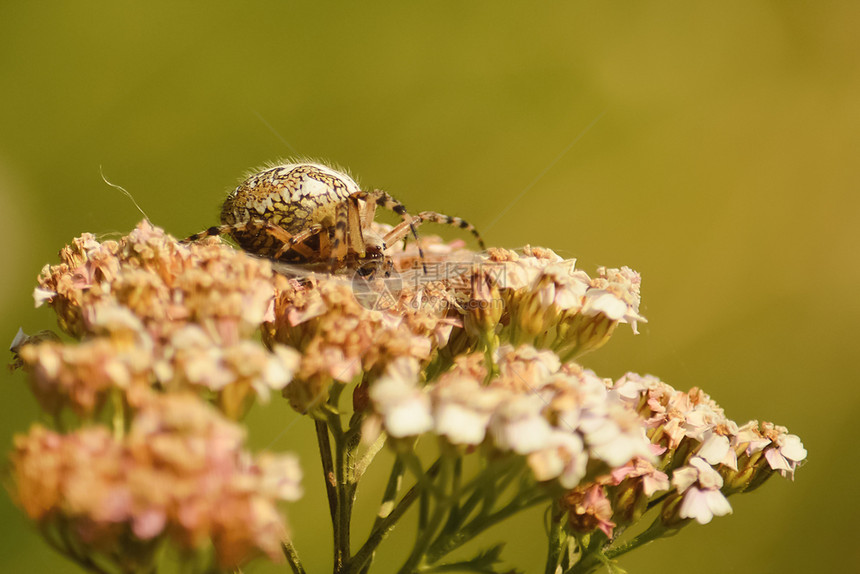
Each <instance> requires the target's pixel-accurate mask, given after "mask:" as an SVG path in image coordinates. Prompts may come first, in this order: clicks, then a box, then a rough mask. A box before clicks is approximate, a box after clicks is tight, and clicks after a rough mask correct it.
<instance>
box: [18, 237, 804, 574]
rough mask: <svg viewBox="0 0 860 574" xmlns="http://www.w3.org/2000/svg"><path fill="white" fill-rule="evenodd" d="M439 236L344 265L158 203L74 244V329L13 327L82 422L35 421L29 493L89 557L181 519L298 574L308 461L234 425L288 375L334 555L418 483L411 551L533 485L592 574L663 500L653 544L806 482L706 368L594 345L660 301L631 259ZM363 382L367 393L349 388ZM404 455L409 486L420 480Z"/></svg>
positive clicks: (564, 562)
mask: <svg viewBox="0 0 860 574" xmlns="http://www.w3.org/2000/svg"><path fill="white" fill-rule="evenodd" d="M377 231H381V230H377ZM421 245H422V250H423V253H424V256H423V258H422V257H420V256H419V254H418V249H417V245H416V244H415V243H411V244H409V245H407V246H405V247H402V246H395V247H394V248H393V249H392V254H391V257H390V263H391V265H390V266H381V267H380V269H381V271H380V272H379V274H377V275H375V274H370V275H368V274H365V273H356V274H355V277H348V276H345V275H344V274H342V273H341V274H338V275H332V274H328V273H320V272H318V271H317V272H315V271H314V270H312V269H310V268H301V267H295V266H287V265H283V264H279V263H275V262H270V261H268V260H263V259H259V258H256V257H253V256H251V255H248V254H246V253H243V252H241V251H237V250H235V249H233V248H231V247H229V246H227V245H225V244H223V243H221V241H220V240H219V239H217V238H208V239H205V240H203V241H201V242H199V243H194V244H182V243H178V242H176V241H175V240H174V239H173V238H171V237H170V236H168V235H166V234H165V233H164V232H163V231H161V230H159V229H157V228H154V227H152V226H151V225H150V224H148V223H146V222H144V223H141V224H140V225H139V226H138V227H137V228H136V229H135V230H134V231H133V232H132V233H130V234H129V235H128V236H127V237H123V238H121V239H120V240H119V241H105V242H99V241H97V240H96V238H95V237H93V236H92V235H89V234H85V235H84V236H82V237H80V238H78V239H76V240H75V241H74V242H73V243H72V245H70V246H68V247H66V248H65V249H63V250H62V251H61V253H60V258H61V263H60V264H59V265H54V266H46V267H45V269H44V270H43V271H42V274H41V275H40V277H39V287H38V288H37V289H36V292H35V297H36V302H37V305H44V304H47V305H49V306H50V307H51V308H52V309H53V310H54V311H55V312H56V314H57V316H58V320H59V324H60V327H61V329H62V330H63V331H64V332H65V333H66V334H67V335H69V336H71V337H73V338H74V339H77V340H78V341H75V342H72V343H64V342H62V341H60V340H59V338H58V337H56V336H53V335H49V334H45V333H41V334H39V335H37V336H34V337H26V336H24V335H23V334H19V336H18V337H16V339H15V342H14V343H13V349H12V350H13V353H14V364H15V365H16V366H19V367H22V368H23V369H24V370H25V371H26V372H27V373H28V375H29V382H30V385H31V388H32V389H33V392H34V394H35V396H36V397H37V399H38V400H39V402H40V404H41V405H42V407H43V408H44V409H45V410H46V411H47V412H49V413H51V414H52V415H54V416H55V420H57V421H58V424H59V425H60V426H62V425H64V423H63V420H64V419H63V417H64V416H65V415H67V414H68V412H69V411H71V412H72V413H74V414H76V415H77V416H78V417H79V418H80V419H82V421H84V422H85V424H82V425H81V426H80V428H78V429H77V430H74V431H72V432H68V433H66V434H60V433H57V432H54V431H49V430H46V429H44V428H42V427H34V429H33V430H31V432H30V434H29V435H25V436H20V437H18V438H17V439H16V444H15V451H14V453H13V455H12V463H13V476H14V479H15V480H14V483H15V485H14V486H15V492H16V496H17V497H18V500H19V502H20V504H21V505H22V506H23V508H24V509H25V511H26V512H27V513H28V515H29V516H30V517H31V518H32V519H34V520H36V521H38V522H39V523H40V524H44V525H50V526H52V527H53V528H55V529H56V530H57V531H58V532H59V533H60V538H59V539H60V540H67V538H68V536H69V535H71V536H73V538H74V540H75V541H76V542H75V543H74V544H72V545H68V544H66V545H65V546H63V545H62V544H60V545H61V546H63V548H62V550H63V551H64V552H66V553H67V554H69V555H70V556H72V557H73V558H75V559H77V560H78V561H79V562H80V563H82V564H84V565H86V559H85V557H86V552H83V551H81V548H92V549H96V550H98V549H102V550H103V549H105V548H108V547H114V548H116V547H120V548H122V549H123V550H125V551H126V552H125V553H122V554H121V555H120V556H119V557H117V556H118V555H116V554H114V555H113V556H114V558H115V559H117V560H120V563H121V565H123V566H124V567H128V566H129V564H128V563H124V562H122V560H132V559H134V560H142V558H141V556H151V555H152V553H153V552H154V548H155V547H156V546H157V544H156V542H160V541H161V540H171V541H173V543H174V545H176V546H178V547H179V548H181V549H183V550H197V549H201V548H203V546H204V545H205V543H211V544H212V548H213V549H214V551H215V553H216V556H217V558H218V562H219V564H220V565H221V567H222V568H225V567H234V566H237V565H239V564H241V563H243V562H245V561H246V560H247V559H248V558H250V557H252V556H253V555H255V554H263V555H266V556H268V557H270V558H273V559H274V558H276V557H277V556H278V553H279V552H280V550H281V549H282V544H283V549H284V551H285V553H286V557H287V559H288V560H289V561H290V562H291V565H292V566H293V568H294V570H295V571H297V572H298V571H301V567H300V565H299V562H298V557H297V554H296V553H295V549H293V548H292V546H291V544H290V543H289V542H288V541H285V539H284V536H285V525H284V524H285V523H284V520H283V517H282V516H281V515H280V514H279V513H278V511H277V509H276V507H275V502H276V501H278V500H294V499H295V498H297V497H298V495H299V493H300V490H299V486H298V481H299V478H300V475H301V473H300V471H299V469H298V466H297V463H296V461H295V459H294V458H292V457H285V456H281V457H277V456H273V455H261V456H258V457H257V458H253V457H252V456H251V455H250V454H248V453H246V452H245V451H244V450H243V449H242V444H243V440H244V434H243V433H242V432H241V430H240V427H237V426H236V423H234V422H230V419H232V420H238V419H240V418H241V417H242V415H243V414H244V413H245V412H246V411H247V409H248V407H249V406H250V404H251V403H252V402H253V401H254V400H259V401H261V402H263V401H267V400H268V399H269V398H270V394H271V393H272V392H273V391H279V392H280V393H281V394H282V395H283V396H284V397H286V398H287V399H288V400H289V402H290V404H291V406H292V407H293V408H294V409H295V410H297V411H299V412H300V413H303V414H308V415H310V417H311V418H312V419H313V420H314V424H315V425H316V426H317V436H318V439H319V442H320V453H321V458H322V464H323V469H324V472H325V476H326V478H327V493H328V496H329V507H330V512H331V516H332V519H333V524H334V528H335V538H334V540H335V571H336V572H347V571H368V569H369V568H370V565H371V561H372V559H373V555H374V552H375V549H376V546H377V545H378V544H379V543H381V541H382V540H383V539H384V538H385V534H386V533H387V532H388V530H390V529H391V528H392V527H393V526H394V523H395V522H396V521H397V520H398V519H399V518H400V517H401V516H402V515H403V513H404V512H406V511H407V510H408V509H409V507H410V505H411V504H412V502H413V501H414V500H415V499H416V498H417V497H418V495H419V494H420V495H421V497H422V500H423V504H422V512H423V513H424V519H422V521H420V523H421V524H422V528H424V529H425V530H424V531H422V532H421V534H420V535H419V537H418V539H417V542H416V546H415V548H414V549H413V550H412V552H411V554H410V555H409V557H408V558H407V560H406V563H405V564H404V565H403V568H402V570H401V571H403V572H411V571H416V570H419V569H421V568H424V567H431V566H432V565H434V564H437V563H438V561H439V560H440V559H441V558H442V557H444V556H445V555H447V554H448V553H449V552H451V551H452V550H454V549H456V548H458V547H459V546H460V545H462V544H464V543H466V542H467V541H468V540H469V539H471V538H472V537H474V536H476V535H477V534H479V533H480V532H482V531H483V530H485V529H487V528H489V527H490V526H492V525H493V524H495V523H496V522H498V521H499V520H502V519H503V518H505V517H507V516H509V515H511V514H513V513H515V512H517V511H519V510H522V509H525V508H528V507H530V506H534V505H536V504H547V505H551V506H552V509H553V511H552V513H551V516H552V528H551V532H550V541H549V546H550V550H549V552H548V553H547V555H548V556H549V558H548V561H549V562H548V564H547V571H556V570H558V569H559V568H560V569H561V571H567V570H570V569H571V568H573V566H574V564H575V563H576V564H580V565H581V568H580V569H579V570H578V571H582V572H588V571H591V569H592V567H597V566H598V565H600V564H603V563H605V562H606V560H609V559H612V558H613V557H615V556H617V555H620V554H622V553H623V552H625V551H627V550H629V549H630V548H632V547H635V544H627V545H626V546H624V547H623V548H621V547H617V546H613V544H614V543H615V542H616V541H617V540H618V537H619V536H620V534H621V532H623V531H624V530H625V529H627V528H628V527H630V526H632V525H634V524H635V523H637V522H638V521H640V520H641V519H642V518H643V517H644V516H645V514H646V513H647V512H648V511H649V510H651V509H659V511H655V513H654V514H656V519H655V521H654V523H653V525H652V527H651V528H649V529H648V530H647V531H646V533H645V534H643V535H641V536H643V538H641V540H640V542H645V541H648V540H651V539H653V538H656V537H659V536H662V535H666V534H668V533H671V532H674V531H676V530H677V529H678V528H681V527H683V526H684V525H686V524H688V523H690V522H691V521H693V520H695V521H696V522H699V523H702V524H705V523H707V522H709V521H710V520H711V519H712V518H713V517H714V516H721V515H724V514H726V513H728V512H730V511H731V506H730V504H729V502H728V500H727V497H728V496H730V495H732V494H737V493H741V492H749V491H751V490H753V489H755V488H757V487H758V486H760V485H761V484H763V482H764V481H765V480H766V479H767V478H769V477H770V476H772V475H773V474H774V473H777V472H778V473H780V474H781V475H783V476H788V477H793V475H794V472H795V470H796V469H797V467H798V466H799V465H800V464H802V463H803V461H804V460H805V458H806V451H805V449H804V448H803V445H802V443H801V441H800V439H799V438H798V437H797V436H795V435H792V434H789V433H788V431H787V429H785V428H784V427H780V426H776V425H773V424H771V423H760V422H756V421H752V422H749V423H747V424H744V425H738V424H736V423H734V422H733V421H732V420H730V419H729V418H727V417H726V415H725V413H724V411H723V409H721V408H720V407H719V406H718V405H717V404H716V403H715V402H714V401H713V400H712V399H711V398H710V397H709V396H708V395H707V394H705V393H704V392H702V391H701V390H700V389H697V388H693V389H691V390H690V391H686V392H684V391H679V390H676V389H675V388H673V387H671V386H670V385H668V384H666V383H664V382H662V381H660V380H659V379H657V378H655V377H652V376H640V375H636V374H632V373H628V374H627V375H624V376H623V377H621V378H619V379H618V380H615V381H613V380H611V379H606V378H602V377H600V376H598V375H597V374H596V373H594V372H593V371H591V370H589V369H587V368H585V367H583V366H582V365H580V364H578V363H576V362H574V359H578V358H579V357H581V356H582V355H583V354H584V353H586V352H588V351H591V350H594V349H596V348H598V347H600V346H602V345H603V344H605V343H606V342H607V340H608V339H609V338H610V337H611V335H612V334H613V332H614V331H615V329H616V327H617V326H618V324H621V323H626V324H629V325H630V326H631V328H632V330H633V332H634V334H635V333H636V332H637V324H638V323H639V322H644V321H645V318H644V317H642V315H640V313H639V305H640V277H639V275H638V274H637V273H636V272H635V271H633V270H631V269H629V268H627V267H622V268H619V269H608V268H599V269H598V270H597V272H596V274H594V276H589V275H588V274H587V273H586V272H585V271H583V270H580V269H578V268H576V265H575V262H574V261H572V260H564V259H562V258H561V257H559V256H558V255H557V254H555V253H554V252H552V251H551V250H549V249H544V248H537V247H526V248H524V249H522V250H518V251H512V250H507V249H499V248H491V249H489V250H488V251H486V252H482V253H475V252H472V251H469V250H466V249H464V248H463V247H462V243H450V244H445V243H443V242H442V241H441V240H439V239H438V238H425V239H423V240H422V242H421ZM350 386H351V388H352V405H351V408H350V407H348V406H346V405H344V404H342V402H343V401H341V400H340V396H341V393H342V391H343V390H344V389H346V388H350ZM209 403H211V404H209ZM213 405H214V407H217V408H213ZM66 418H68V416H66ZM107 420H109V421H110V424H109V425H108V424H106V422H105V421H107ZM347 420H348V421H349V422H348V426H347V427H346V428H344V421H347ZM332 441H333V446H332ZM384 442H387V443H388V444H389V445H390V446H391V447H392V448H393V449H394V451H395V453H396V454H397V462H396V463H395V464H394V467H393V468H392V471H391V479H390V482H389V487H388V488H387V489H386V493H385V498H384V500H383V505H382V510H381V511H380V514H379V517H378V519H377V522H376V524H375V525H374V527H373V529H372V531H371V533H370V534H369V536H368V539H367V541H366V542H365V544H364V545H363V546H362V547H361V549H360V550H359V551H358V552H356V553H355V554H352V553H351V551H350V547H349V543H350V535H349V532H350V530H349V518H350V512H351V510H352V503H353V500H354V498H355V493H356V489H357V482H358V480H359V479H360V478H361V475H362V473H363V472H364V470H365V469H366V467H367V465H368V464H370V461H372V460H373V457H374V455H375V454H376V452H378V450H379V448H381V446H382V444H383V443H384ZM418 442H422V444H426V443H429V444H430V445H432V447H433V449H434V450H435V453H436V460H435V462H433V463H432V464H430V465H427V464H426V462H427V461H426V460H423V459H422V457H421V456H419V455H418V454H416V453H417V452H418V451H419V450H420V449H418V450H416V448H415V447H416V444H417V443H418ZM425 450H426V449H425ZM362 451H363V452H362ZM425 454H426V453H425ZM469 457H471V458H469ZM335 460H337V461H339V462H338V464H335V462H334V461H335ZM467 460H468V461H474V462H469V463H468V464H467ZM464 468H471V469H475V475H474V476H472V477H471V478H470V479H468V480H466V479H464V478H465V477H464V476H463V472H464ZM407 470H408V471H409V472H411V473H412V474H414V476H415V485H414V486H413V488H412V490H410V491H409V492H407V493H405V494H403V493H402V492H400V488H401V485H402V484H403V476H404V474H405V473H406V471H407ZM511 490H514V491H515V494H514V496H513V498H512V499H506V498H505V497H504V496H502V495H503V493H505V492H510V491H511ZM344 533H345V534H344ZM54 542H55V543H56V540H55V541H54ZM489 556H491V555H490V554H487V555H482V557H481V556H479V557H477V558H475V560H476V561H477V562H474V563H472V565H473V566H474V567H475V568H477V566H475V565H476V564H482V566H481V567H482V568H484V567H486V566H487V565H486V564H484V563H483V562H482V560H487V559H488V557H489ZM577 560H578V561H579V562H576V561H577ZM446 567H447V566H446ZM485 569H486V568H485Z"/></svg>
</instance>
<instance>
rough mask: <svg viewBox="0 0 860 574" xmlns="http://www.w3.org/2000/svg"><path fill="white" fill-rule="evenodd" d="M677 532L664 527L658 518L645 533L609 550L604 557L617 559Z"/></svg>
mask: <svg viewBox="0 0 860 574" xmlns="http://www.w3.org/2000/svg"><path fill="white" fill-rule="evenodd" d="M676 532H677V529H670V528H667V527H666V526H664V525H663V522H662V521H661V520H660V519H659V518H657V519H656V520H654V522H652V523H651V526H649V527H648V528H647V529H646V530H645V531H644V532H642V533H641V534H639V535H638V536H635V537H634V538H633V539H632V540H630V541H629V542H626V543H624V544H621V545H619V546H616V547H614V548H609V549H607V550H606V551H605V552H604V555H605V556H606V557H607V558H609V559H613V558H617V557H619V556H621V555H623V554H626V553H628V552H630V551H631V550H635V549H636V548H639V547H640V546H644V545H645V544H648V543H649V542H653V541H654V540H657V539H658V538H662V537H664V536H672V535H674V534H675V533H676Z"/></svg>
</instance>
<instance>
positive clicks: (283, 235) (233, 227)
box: [182, 219, 314, 258]
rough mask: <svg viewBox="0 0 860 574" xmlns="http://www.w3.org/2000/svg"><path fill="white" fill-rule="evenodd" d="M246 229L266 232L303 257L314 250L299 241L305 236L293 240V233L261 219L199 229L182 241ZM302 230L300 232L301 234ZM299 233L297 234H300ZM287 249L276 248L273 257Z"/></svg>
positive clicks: (186, 241) (228, 233)
mask: <svg viewBox="0 0 860 574" xmlns="http://www.w3.org/2000/svg"><path fill="white" fill-rule="evenodd" d="M248 231H256V232H257V233H258V234H259V233H266V234H267V235H269V236H271V237H273V238H274V239H276V240H277V241H280V242H281V243H283V244H284V245H289V246H290V247H291V248H292V249H294V250H295V251H296V252H298V253H299V254H300V255H302V256H303V257H307V258H310V257H313V255H314V252H313V250H311V249H310V248H309V247H307V246H305V245H302V244H301V241H304V240H305V239H307V237H304V238H302V239H301V240H300V241H299V242H293V241H292V239H293V237H294V236H293V235H291V234H290V233H289V232H288V231H287V230H286V229H284V228H283V227H280V226H278V225H275V224H274V223H270V222H268V221H264V220H262V219H252V220H250V221H243V222H242V223H225V224H223V225H214V226H212V227H210V228H209V229H207V230H205V231H201V232H200V233H195V234H194V235H192V236H190V237H187V238H185V239H183V240H182V243H190V242H193V241H199V240H201V239H203V238H204V237H214V236H216V235H230V236H233V237H234V238H235V235H234V234H236V233H242V232H248ZM303 233H304V232H302V234H303ZM302 234H299V235H302ZM311 235H313V233H311V234H310V235H308V237H310V236H311ZM236 240H237V241H238V238H236ZM286 251H288V249H283V246H282V247H281V248H280V249H278V251H277V252H276V253H277V255H276V257H275V258H278V257H280V256H281V255H283V253H285V252H286Z"/></svg>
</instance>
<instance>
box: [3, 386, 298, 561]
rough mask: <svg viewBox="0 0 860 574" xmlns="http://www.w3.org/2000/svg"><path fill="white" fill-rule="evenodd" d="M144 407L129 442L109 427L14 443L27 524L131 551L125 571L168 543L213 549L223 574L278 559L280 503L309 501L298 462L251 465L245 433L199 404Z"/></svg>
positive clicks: (179, 401) (173, 397)
mask: <svg viewBox="0 0 860 574" xmlns="http://www.w3.org/2000/svg"><path fill="white" fill-rule="evenodd" d="M139 402H140V403H141V407H140V410H139V411H138V412H137V413H136V415H135V417H134V419H133V421H132V423H131V426H130V428H129V430H128V432H127V434H125V436H124V437H122V438H121V439H118V438H116V437H114V436H113V435H112V434H111V433H110V432H109V430H108V429H107V428H106V427H104V426H88V427H84V428H81V429H79V430H77V431H76V432H73V433H71V434H67V435H62V434H58V433H56V432H53V431H50V430H47V429H45V428H44V427H41V426H34V427H33V429H32V430H31V431H30V433H29V434H27V435H23V436H18V437H16V439H15V450H14V452H13V453H12V468H13V470H12V472H13V477H14V479H15V484H16V489H17V497H18V500H19V502H20V504H21V506H22V507H23V508H24V510H25V511H26V512H27V515H28V516H29V517H30V518H31V519H32V520H35V521H37V522H38V523H39V524H40V526H41V527H42V528H47V527H51V526H53V527H56V528H58V529H61V530H62V531H63V535H64V536H73V537H74V538H75V539H76V540H77V541H78V542H79V543H81V544H84V545H86V546H88V547H91V548H95V549H104V550H110V549H115V548H123V549H124V550H125V551H126V553H125V554H122V555H120V556H118V558H117V560H118V562H119V563H120V564H121V565H123V566H125V567H126V568H127V567H128V566H130V565H131V564H134V562H131V561H134V560H138V561H140V560H142V559H143V556H144V555H146V558H147V559H151V556H149V554H150V553H151V552H153V551H154V550H155V548H157V547H158V542H159V541H160V540H161V539H163V538H169V539H170V540H172V541H173V542H174V543H175V544H176V545H177V546H178V547H179V548H183V549H186V550H197V549H201V548H204V547H205V546H206V545H208V544H210V543H211V544H213V546H214V548H215V550H216V553H217V558H218V562H219V564H221V565H222V566H224V567H234V566H236V565H239V564H241V563H243V562H245V561H247V560H248V559H249V558H252V557H253V556H254V555H256V554H259V553H263V554H266V555H267V556H269V557H270V558H271V559H274V560H278V559H279V558H280V557H281V542H282V540H283V539H284V537H285V535H286V526H285V523H284V518H283V516H282V515H281V514H280V513H279V512H278V510H277V508H276V506H275V503H276V502H277V501H278V500H296V499H297V498H298V497H299V496H300V495H301V488H300V486H299V481H300V480H301V470H300V469H299V466H298V461H297V460H296V459H295V458H294V457H292V456H289V455H281V456H275V455H262V456H260V457H258V458H256V459H254V458H252V457H251V456H250V455H249V454H248V453H246V452H245V451H243V450H242V444H243V442H244V431H243V430H242V428H241V427H239V426H238V425H237V424H235V423H232V422H229V421H227V420H226V419H224V418H223V417H221V416H219V415H218V414H217V412H216V411H215V410H214V409H212V408H211V407H209V406H207V405H206V404H205V403H203V402H201V401H199V400H198V399H197V398H196V397H194V396H193V395H187V394H169V395H152V394H148V395H147V396H146V397H142V398H140V399H139ZM131 540H133V541H134V545H133V546H131V545H129V544H128V542H129V541H131ZM132 548H134V550H136V551H137V552H131V549H132ZM126 560H127V561H129V562H126ZM143 563H146V562H143ZM138 565H139V564H138Z"/></svg>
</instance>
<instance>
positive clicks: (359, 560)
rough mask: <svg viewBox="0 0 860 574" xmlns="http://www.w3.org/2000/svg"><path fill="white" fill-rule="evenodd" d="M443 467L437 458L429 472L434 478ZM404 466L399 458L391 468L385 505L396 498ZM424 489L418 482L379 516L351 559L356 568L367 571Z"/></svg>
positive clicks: (384, 500) (384, 499)
mask: <svg viewBox="0 0 860 574" xmlns="http://www.w3.org/2000/svg"><path fill="white" fill-rule="evenodd" d="M440 467H441V460H437V461H436V462H435V463H433V465H432V466H431V467H430V468H429V469H427V474H428V475H429V476H430V477H431V478H432V477H435V476H436V474H437V473H438V472H439V469H440ZM403 473H404V468H403V464H402V462H401V461H400V459H399V458H398V459H397V461H395V466H394V468H392V470H391V477H390V478H389V479H388V486H387V487H386V494H385V495H384V496H383V505H384V504H385V503H386V502H388V501H392V502H393V500H394V497H395V496H396V494H397V485H398V484H399V482H400V481H401V480H402V478H403ZM423 490H424V487H423V485H422V483H417V484H415V485H413V486H412V488H410V489H409V491H407V493H406V494H405V495H403V498H401V499H400V502H399V503H397V506H395V507H394V510H392V511H391V512H390V513H388V514H387V515H386V516H384V517H383V516H378V517H377V519H376V522H375V523H374V525H373V529H372V530H371V532H370V536H368V538H367V541H366V542H365V543H364V545H363V546H362V547H361V548H360V549H359V551H358V552H356V553H355V556H354V557H353V558H352V560H351V561H350V564H351V565H352V566H353V567H354V568H355V569H359V570H360V571H361V572H367V569H368V568H369V565H370V560H371V558H372V557H373V553H374V552H375V551H376V548H377V547H378V546H379V544H380V543H381V542H382V540H383V539H384V538H385V536H386V535H387V534H388V533H389V532H391V529H392V528H394V525H395V524H397V521H398V520H400V518H401V517H402V516H403V515H404V514H405V513H406V511H407V510H409V507H410V506H412V504H413V503H414V502H415V500H416V499H417V498H418V495H419V494H420V493H421V492H422V491H423Z"/></svg>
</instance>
